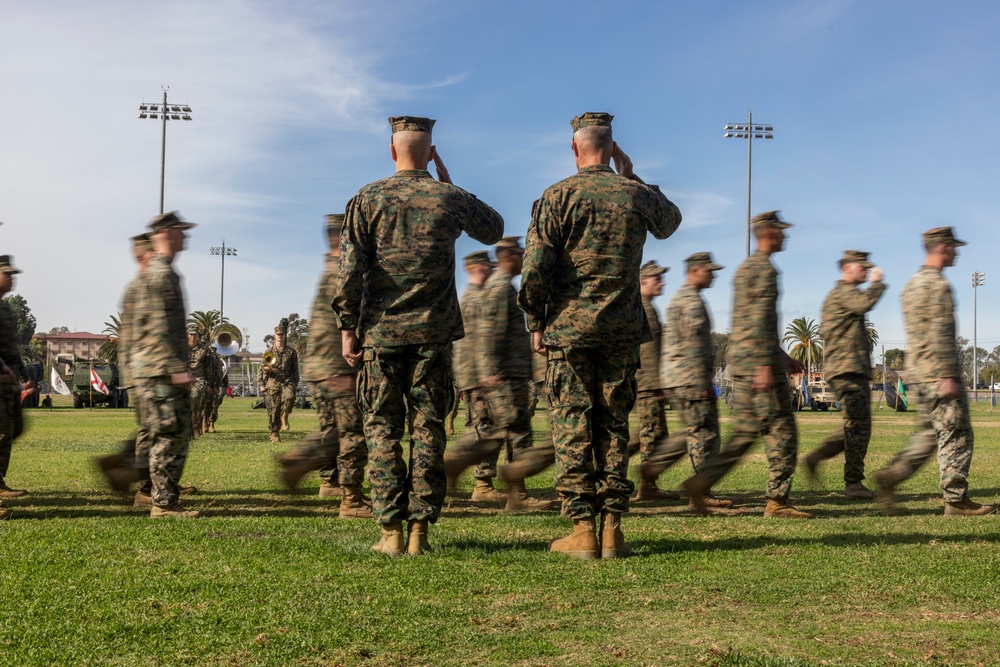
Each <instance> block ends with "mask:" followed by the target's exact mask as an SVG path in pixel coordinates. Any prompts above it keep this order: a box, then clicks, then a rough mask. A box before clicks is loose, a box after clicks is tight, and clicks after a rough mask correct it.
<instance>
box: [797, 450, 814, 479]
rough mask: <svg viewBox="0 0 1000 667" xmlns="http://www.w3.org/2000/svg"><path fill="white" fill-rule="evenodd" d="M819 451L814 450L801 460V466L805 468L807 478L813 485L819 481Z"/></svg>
mask: <svg viewBox="0 0 1000 667" xmlns="http://www.w3.org/2000/svg"><path fill="white" fill-rule="evenodd" d="M818 455H819V450H813V451H811V452H809V453H808V454H806V455H805V456H803V457H802V458H800V459H799V466H801V467H802V468H805V470H806V477H808V478H809V482H810V483H811V484H815V483H816V482H817V481H818V479H819V470H818V468H819V456H818Z"/></svg>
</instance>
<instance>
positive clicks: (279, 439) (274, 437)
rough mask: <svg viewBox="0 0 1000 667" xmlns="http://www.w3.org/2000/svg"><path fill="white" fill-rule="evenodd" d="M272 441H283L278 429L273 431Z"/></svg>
mask: <svg viewBox="0 0 1000 667" xmlns="http://www.w3.org/2000/svg"><path fill="white" fill-rule="evenodd" d="M271 442H281V436H280V435H278V432H277V431H271Z"/></svg>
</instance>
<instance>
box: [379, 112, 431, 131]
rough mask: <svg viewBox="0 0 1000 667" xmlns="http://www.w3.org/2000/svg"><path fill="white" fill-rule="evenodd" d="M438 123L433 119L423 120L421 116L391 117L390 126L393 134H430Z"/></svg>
mask: <svg viewBox="0 0 1000 667" xmlns="http://www.w3.org/2000/svg"><path fill="white" fill-rule="evenodd" d="M436 122H437V121H436V120H434V119H433V118H421V117H420V116H389V125H390V126H391V127H392V133H393V134H396V133H397V132H430V131H431V130H432V129H433V128H434V123H436Z"/></svg>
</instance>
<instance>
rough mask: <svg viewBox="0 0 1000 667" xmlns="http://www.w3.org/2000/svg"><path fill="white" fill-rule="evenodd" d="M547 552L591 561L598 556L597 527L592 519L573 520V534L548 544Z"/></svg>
mask: <svg viewBox="0 0 1000 667" xmlns="http://www.w3.org/2000/svg"><path fill="white" fill-rule="evenodd" d="M549 551H557V552H559V553H564V554H566V555H567V556H570V557H571V558H579V559H580V560H591V559H594V558H597V557H599V556H600V554H601V552H600V551H599V550H598V546H597V526H596V524H595V522H594V517H589V518H587V519H574V520H573V532H572V533H570V534H569V535H567V536H566V537H560V538H559V539H557V540H552V541H551V542H549Z"/></svg>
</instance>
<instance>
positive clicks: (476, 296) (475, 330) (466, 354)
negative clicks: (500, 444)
mask: <svg viewBox="0 0 1000 667" xmlns="http://www.w3.org/2000/svg"><path fill="white" fill-rule="evenodd" d="M474 254H475V253H474ZM482 254H483V255H485V254H486V253H485V251H483V253H482ZM471 257H473V255H469V258H471ZM469 258H466V261H469ZM487 259H488V258H487ZM483 292H484V290H483V285H473V284H472V283H469V284H468V285H466V287H465V292H464V293H463V294H462V300H461V302H460V307H461V310H462V322H463V324H464V328H465V336H464V337H463V338H460V339H459V340H457V341H455V344H454V350H455V353H454V373H455V387H456V388H457V389H458V391H459V392H461V393H463V394H464V395H465V405H466V412H467V417H468V419H467V421H468V422H469V425H468V426H467V428H466V430H465V432H464V433H462V435H461V436H459V438H458V441H457V442H456V443H455V445H453V446H455V447H459V448H470V447H473V448H474V447H476V446H477V443H479V442H481V440H482V438H483V436H485V435H486V433H487V431H489V429H490V413H489V409H488V407H487V403H486V396H485V391H484V389H483V388H482V386H481V383H482V379H483V377H484V376H483V375H482V374H481V373H480V372H479V365H478V364H477V362H476V359H477V357H478V356H479V355H481V354H482V349H481V346H480V341H479V333H480V329H481V327H479V326H478V324H477V322H478V319H479V309H480V303H481V301H482V298H483ZM499 453H500V452H499V450H497V451H496V452H495V453H493V454H492V455H491V456H489V457H487V458H486V460H483V461H481V462H480V463H479V464H477V465H476V468H475V470H473V472H472V476H473V477H474V478H476V479H489V480H492V479H493V478H495V477H496V476H497V459H498V457H499Z"/></svg>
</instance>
